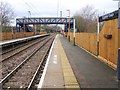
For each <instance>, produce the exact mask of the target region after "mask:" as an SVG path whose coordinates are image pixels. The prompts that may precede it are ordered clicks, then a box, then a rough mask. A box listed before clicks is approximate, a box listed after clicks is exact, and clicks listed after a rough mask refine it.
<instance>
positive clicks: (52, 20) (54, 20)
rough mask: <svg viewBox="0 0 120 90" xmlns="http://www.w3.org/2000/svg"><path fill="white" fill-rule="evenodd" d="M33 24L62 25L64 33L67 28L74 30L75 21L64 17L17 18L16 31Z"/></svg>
mask: <svg viewBox="0 0 120 90" xmlns="http://www.w3.org/2000/svg"><path fill="white" fill-rule="evenodd" d="M35 24H64V25H65V32H67V31H68V26H69V24H70V28H74V24H75V20H74V18H66V17H38V18H32V17H31V18H17V19H16V29H17V31H20V28H22V29H23V30H24V29H26V28H27V26H28V25H35Z"/></svg>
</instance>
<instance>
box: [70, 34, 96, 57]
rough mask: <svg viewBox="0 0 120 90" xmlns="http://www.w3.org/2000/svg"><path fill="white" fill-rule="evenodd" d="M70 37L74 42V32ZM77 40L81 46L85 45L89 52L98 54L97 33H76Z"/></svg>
mask: <svg viewBox="0 0 120 90" xmlns="http://www.w3.org/2000/svg"><path fill="white" fill-rule="evenodd" d="M70 39H71V41H72V42H73V33H71V34H70ZM75 42H76V44H77V45H78V46H79V47H83V48H85V49H86V50H88V51H89V52H91V53H93V54H95V55H97V35H96V33H76V39H75Z"/></svg>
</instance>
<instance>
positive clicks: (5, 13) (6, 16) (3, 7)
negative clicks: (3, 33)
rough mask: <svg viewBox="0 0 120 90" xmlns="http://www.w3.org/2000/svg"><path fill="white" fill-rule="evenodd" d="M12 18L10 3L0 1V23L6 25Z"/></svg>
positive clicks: (12, 12)
mask: <svg viewBox="0 0 120 90" xmlns="http://www.w3.org/2000/svg"><path fill="white" fill-rule="evenodd" d="M13 19H14V11H13V8H12V7H11V5H10V4H8V3H5V2H2V1H1V2H0V24H1V25H2V26H8V25H10V24H11V20H13Z"/></svg>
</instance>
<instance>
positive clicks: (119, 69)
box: [114, 0, 120, 80]
mask: <svg viewBox="0 0 120 90" xmlns="http://www.w3.org/2000/svg"><path fill="white" fill-rule="evenodd" d="M114 1H119V2H118V37H119V30H120V0H114ZM119 41H120V40H119V38H118V42H119ZM118 46H119V43H118ZM117 79H118V80H120V48H119V47H118V64H117Z"/></svg>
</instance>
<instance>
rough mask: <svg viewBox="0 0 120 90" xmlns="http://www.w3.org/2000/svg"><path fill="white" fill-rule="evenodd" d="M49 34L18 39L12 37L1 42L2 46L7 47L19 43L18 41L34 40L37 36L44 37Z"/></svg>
mask: <svg viewBox="0 0 120 90" xmlns="http://www.w3.org/2000/svg"><path fill="white" fill-rule="evenodd" d="M47 35H49V34H43V35H35V36H31V37H25V38H18V39H12V40H4V41H1V42H0V46H2V47H5V46H9V45H14V44H17V43H21V42H25V41H29V40H33V39H36V38H39V37H44V36H47Z"/></svg>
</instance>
